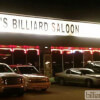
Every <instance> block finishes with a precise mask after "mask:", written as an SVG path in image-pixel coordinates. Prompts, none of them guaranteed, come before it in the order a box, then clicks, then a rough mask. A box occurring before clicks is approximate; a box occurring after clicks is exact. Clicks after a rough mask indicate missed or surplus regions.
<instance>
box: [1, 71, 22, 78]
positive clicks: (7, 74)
mask: <svg viewBox="0 0 100 100" xmlns="http://www.w3.org/2000/svg"><path fill="white" fill-rule="evenodd" d="M20 76H22V75H19V74H16V73H13V72H11V73H0V77H20Z"/></svg>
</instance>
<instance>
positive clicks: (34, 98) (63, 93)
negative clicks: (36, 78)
mask: <svg viewBox="0 0 100 100" xmlns="http://www.w3.org/2000/svg"><path fill="white" fill-rule="evenodd" d="M98 89H100V88H86V87H80V86H60V85H57V84H53V85H51V87H50V88H49V89H48V90H47V91H46V92H40V91H28V92H26V93H25V95H24V96H23V97H15V96H9V97H2V98H0V100H85V97H84V92H85V90H98Z"/></svg>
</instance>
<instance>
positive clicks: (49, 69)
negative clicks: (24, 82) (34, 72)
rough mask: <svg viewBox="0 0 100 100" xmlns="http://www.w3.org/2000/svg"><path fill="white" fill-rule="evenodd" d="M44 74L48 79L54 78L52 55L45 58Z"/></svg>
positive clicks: (45, 55) (46, 55)
mask: <svg viewBox="0 0 100 100" xmlns="http://www.w3.org/2000/svg"><path fill="white" fill-rule="evenodd" d="M43 65H44V74H45V75H46V76H48V77H51V76H52V57H51V54H44V56H43Z"/></svg>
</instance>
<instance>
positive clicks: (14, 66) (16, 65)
mask: <svg viewBox="0 0 100 100" xmlns="http://www.w3.org/2000/svg"><path fill="white" fill-rule="evenodd" d="M9 66H10V67H35V66H31V65H9Z"/></svg>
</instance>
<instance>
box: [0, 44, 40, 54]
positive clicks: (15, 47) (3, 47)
mask: <svg viewBox="0 0 100 100" xmlns="http://www.w3.org/2000/svg"><path fill="white" fill-rule="evenodd" d="M0 50H9V51H11V52H14V51H15V50H23V51H24V53H25V54H27V52H28V51H29V50H36V51H37V55H40V50H39V46H25V45H24V46H18V45H0Z"/></svg>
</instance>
